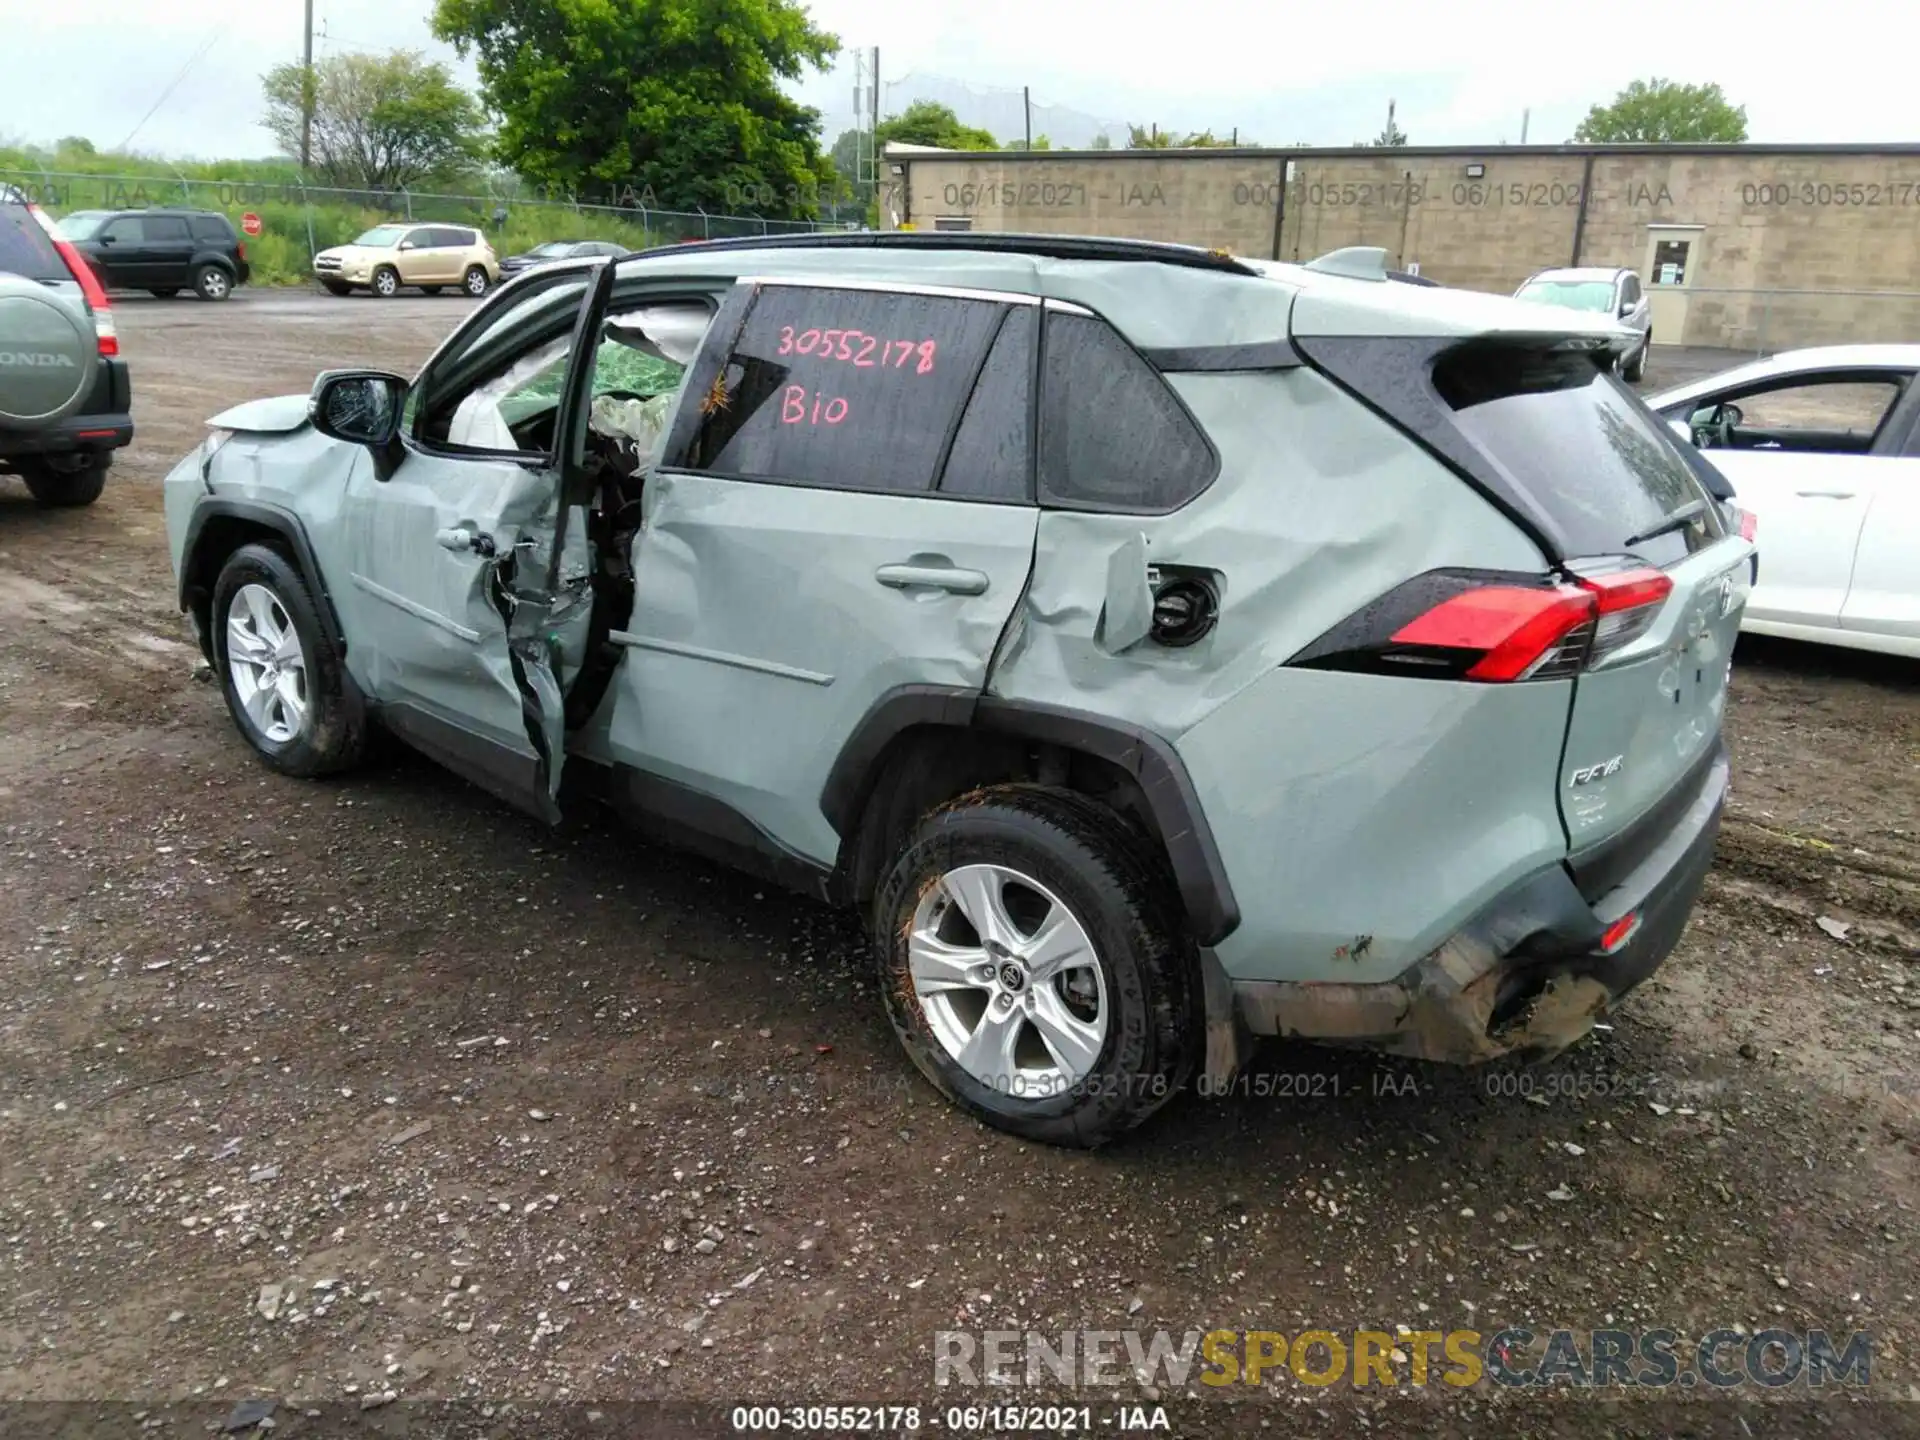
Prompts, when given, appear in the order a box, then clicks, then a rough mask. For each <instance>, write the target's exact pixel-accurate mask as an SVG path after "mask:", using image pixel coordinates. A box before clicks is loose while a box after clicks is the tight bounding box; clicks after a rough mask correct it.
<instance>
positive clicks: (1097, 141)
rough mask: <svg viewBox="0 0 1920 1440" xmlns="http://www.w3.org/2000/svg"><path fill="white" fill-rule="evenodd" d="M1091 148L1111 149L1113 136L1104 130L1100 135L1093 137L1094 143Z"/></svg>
mask: <svg viewBox="0 0 1920 1440" xmlns="http://www.w3.org/2000/svg"><path fill="white" fill-rule="evenodd" d="M1089 148H1090V149H1094V150H1111V149H1112V148H1113V137H1112V136H1111V135H1109V134H1107V132H1106V131H1104V130H1102V131H1101V132H1100V133H1099V134H1098V135H1096V136H1094V137H1093V144H1092V145H1091V146H1090V147H1089Z"/></svg>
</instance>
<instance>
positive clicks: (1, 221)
mask: <svg viewBox="0 0 1920 1440" xmlns="http://www.w3.org/2000/svg"><path fill="white" fill-rule="evenodd" d="M0 270H4V271H8V272H10V273H12V274H15V275H23V276H25V277H26V278H27V279H29V280H71V279H73V276H72V275H71V274H70V273H69V272H68V270H67V266H66V262H65V261H64V260H62V259H61V258H60V252H59V251H58V250H56V249H54V248H53V239H52V237H50V236H49V235H48V234H47V232H46V231H45V230H43V229H41V228H40V222H39V221H38V220H36V219H34V218H33V212H32V211H31V210H29V209H27V207H26V206H24V205H12V204H0Z"/></svg>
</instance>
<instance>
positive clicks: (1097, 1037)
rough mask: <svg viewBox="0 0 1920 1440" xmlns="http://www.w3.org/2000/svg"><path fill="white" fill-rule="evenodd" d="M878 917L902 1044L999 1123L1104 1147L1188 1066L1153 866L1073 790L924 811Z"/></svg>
mask: <svg viewBox="0 0 1920 1440" xmlns="http://www.w3.org/2000/svg"><path fill="white" fill-rule="evenodd" d="M873 931H874V935H875V943H876V948H877V951H878V960H879V964H880V970H881V976H880V980H881V993H882V995H883V996H884V997H885V1001H886V1006H887V1011H888V1016H889V1018H890V1019H891V1020H892V1022H893V1027H894V1032H895V1033H896V1034H897V1035H898V1036H899V1037H900V1041H901V1043H902V1044H903V1045H904V1046H905V1047H906V1051H907V1054H908V1057H909V1058H910V1059H912V1061H913V1063H914V1064H915V1066H917V1067H918V1068H919V1070H920V1071H921V1073H922V1074H924V1075H925V1076H926V1077H927V1078H928V1079H929V1080H931V1081H932V1082H933V1083H934V1085H936V1086H937V1087H938V1088H939V1089H940V1090H941V1091H942V1092H943V1093H944V1094H946V1095H947V1096H948V1097H949V1098H951V1099H953V1100H955V1101H957V1102H958V1103H959V1104H960V1105H961V1106H962V1107H964V1108H965V1109H967V1110H970V1111H972V1112H973V1113H974V1114H975V1115H977V1116H979V1117H980V1118H981V1119H982V1120H984V1121H985V1122H986V1123H987V1124H989V1125H992V1126H994V1127H995V1128H996V1129H1000V1130H1005V1131H1008V1132H1010V1133H1012V1134H1015V1135H1020V1136H1023V1137H1025V1138H1027V1139H1031V1140H1040V1141H1044V1142H1047V1143H1049V1144H1054V1145H1071V1146H1080V1147H1092V1146H1097V1145H1101V1144H1104V1143H1106V1142H1107V1141H1109V1140H1112V1139H1114V1138H1115V1137H1116V1136H1119V1135H1121V1134H1123V1133H1125V1132H1126V1131H1128V1130H1130V1129H1132V1128H1133V1127H1134V1126H1136V1125H1138V1124H1139V1123H1140V1122H1141V1121H1143V1120H1145V1119H1146V1118H1147V1117H1148V1116H1149V1115H1151V1114H1152V1113H1153V1112H1154V1111H1155V1110H1158V1109H1159V1108H1160V1107H1161V1106H1162V1105H1163V1104H1165V1103H1166V1102H1167V1101H1168V1100H1170V1099H1171V1098H1172V1097H1173V1096H1174V1095H1175V1094H1176V1093H1177V1092H1178V1090H1179V1088H1180V1087H1181V1085H1183V1084H1184V1083H1185V1081H1186V1078H1187V1073H1188V1070H1189V1069H1190V1067H1191V1064H1192V1059H1193V1056H1194V1053H1195V1047H1194V1043H1193V1042H1194V1025H1193V1011H1192V1003H1193V1001H1192V984H1191V976H1192V973H1193V971H1192V968H1191V966H1192V959H1191V955H1190V953H1189V951H1188V948H1187V946H1186V945H1185V943H1184V942H1183V941H1182V940H1181V939H1180V938H1179V932H1178V929H1177V926H1176V923H1175V921H1174V920H1173V918H1172V911H1171V909H1170V907H1169V900H1168V890H1167V885H1166V882H1165V879H1164V877H1163V876H1162V875H1161V874H1160V871H1159V868H1158V866H1157V865H1156V863H1155V861H1154V859H1153V857H1152V856H1151V854H1150V852H1149V851H1148V850H1147V849H1146V848H1145V846H1144V844H1143V842H1142V841H1141V840H1140V838H1139V837H1138V835H1137V834H1135V833H1134V832H1133V831H1132V830H1130V829H1129V828H1128V827H1127V826H1126V825H1125V824H1124V823H1123V822H1122V821H1121V820H1120V819H1119V818H1118V817H1117V816H1115V815H1114V814H1113V813H1112V812H1110V811H1108V810H1107V809H1105V807H1103V806H1100V805H1097V804H1095V803H1093V802H1092V801H1090V800H1088V799H1086V798H1085V797H1084V796H1081V795H1078V794H1075V793H1073V792H1071V791H1066V790H1053V789H1046V788H1042V787H1039V786H1031V785H1008V786H1001V787H997V788H992V789H987V790H982V791H977V792H975V793H974V794H972V795H969V796H967V797H965V798H964V799H961V800H957V801H953V802H951V803H949V804H947V805H945V806H942V807H941V808H940V809H938V810H936V811H934V812H933V813H932V814H931V815H929V816H927V817H926V819H925V820H923V821H922V822H921V823H920V825H919V827H918V828H917V829H916V830H915V832H914V834H913V836H912V838H911V839H910V840H909V841H908V843H907V846H906V848H905V849H904V850H903V851H902V852H901V854H900V857H899V859H898V860H897V861H896V862H895V864H894V866H893V869H892V872H891V873H890V874H889V875H888V877H887V879H886V881H885V883H884V884H882V886H881V887H880V891H879V894H878V895H877V896H876V897H875V902H874V910H873Z"/></svg>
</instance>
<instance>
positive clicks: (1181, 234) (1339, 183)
mask: <svg viewBox="0 0 1920 1440" xmlns="http://www.w3.org/2000/svg"><path fill="white" fill-rule="evenodd" d="M880 170H881V179H882V182H883V184H882V192H881V217H882V223H883V224H884V225H887V226H889V227H895V226H906V227H912V228H915V229H922V230H935V229H979V230H1022V231H1039V232H1045V233H1059V234H1092V235H1125V236H1135V237H1139V238H1143V239H1152V240H1172V241H1181V242H1184V243H1188V244H1194V245H1204V246H1209V247H1215V246H1217V247H1224V248H1226V249H1230V250H1233V251H1235V252H1237V253H1240V254H1246V255H1255V256H1262V257H1267V258H1272V259H1283V260H1307V259H1312V258H1313V257H1314V256H1315V255H1320V254H1324V253H1325V252H1326V251H1329V250H1334V249H1338V248H1340V247H1341V246H1345V245H1377V246H1381V247H1383V248H1385V249H1386V251H1387V252H1388V255H1389V257H1390V259H1391V261H1392V263H1394V264H1395V265H1397V266H1400V267H1402V268H1418V270H1419V271H1420V273H1422V274H1424V275H1428V276H1431V277H1432V278H1433V279H1436V280H1439V281H1441V282H1442V283H1444V284H1448V285H1458V286H1463V287H1466V288H1468V289H1475V290H1487V291H1493V292H1500V293H1510V292H1511V291H1512V290H1514V289H1515V288H1516V287H1517V286H1518V285H1519V284H1520V283H1521V282H1522V281H1523V280H1525V279H1526V277H1527V276H1528V275H1530V274H1532V273H1533V272H1534V271H1536V270H1540V269H1544V268H1546V267H1549V266H1556V265H1609V266H1612V265H1618V266H1625V267H1627V268H1630V269H1632V270H1635V271H1637V272H1638V273H1639V274H1640V275H1641V277H1642V279H1643V280H1644V281H1645V282H1646V284H1647V285H1648V287H1649V288H1650V289H1651V291H1652V293H1653V297H1654V338H1655V340H1656V341H1657V342H1659V343H1662V344H1686V345H1705V346H1722V347H1729V348H1736V349H1749V350H1778V349H1785V348H1790V347H1793V346H1798V345H1813V344H1829V343H1835V342H1847V341H1883V340H1884V341H1901V340H1905V341H1920V145H1911V144H1909V145H1799V146H1791V145H1601V146H1581V145H1552V146H1541V145H1501V146H1492V147H1488V148H1484V149H1471V150H1470V149H1436V148H1427V147H1419V148H1407V149H1399V150H1377V149H1346V150H1092V151H1038V152H1034V153H1031V154H1029V153H1025V152H1020V151H1011V152H1006V151H996V152H982V153H963V152H957V151H932V150H926V149H919V148H907V147H892V148H890V149H889V151H888V153H887V154H886V155H885V156H884V157H883V160H882V163H881V166H880Z"/></svg>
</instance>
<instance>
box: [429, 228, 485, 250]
mask: <svg viewBox="0 0 1920 1440" xmlns="http://www.w3.org/2000/svg"><path fill="white" fill-rule="evenodd" d="M434 233H435V234H436V235H438V236H439V237H440V238H439V239H438V240H436V241H434V244H436V245H442V246H447V247H449V248H452V249H456V250H470V249H472V248H473V246H474V244H475V241H474V238H473V231H471V230H437V231H435V232H434Z"/></svg>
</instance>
